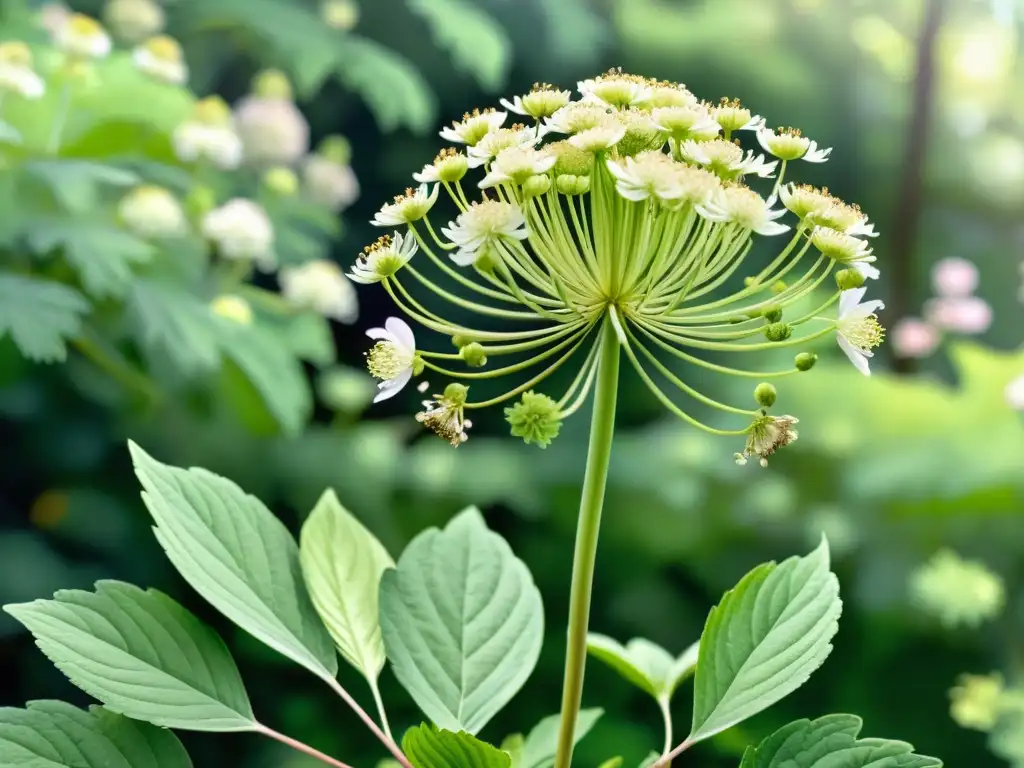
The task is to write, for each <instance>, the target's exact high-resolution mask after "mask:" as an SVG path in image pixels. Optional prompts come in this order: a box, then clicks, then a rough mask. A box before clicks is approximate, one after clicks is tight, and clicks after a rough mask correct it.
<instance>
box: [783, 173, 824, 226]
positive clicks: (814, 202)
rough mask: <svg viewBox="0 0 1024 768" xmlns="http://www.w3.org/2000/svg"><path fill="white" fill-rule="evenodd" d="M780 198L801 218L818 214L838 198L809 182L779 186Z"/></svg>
mask: <svg viewBox="0 0 1024 768" xmlns="http://www.w3.org/2000/svg"><path fill="white" fill-rule="evenodd" d="M779 199H780V200H781V201H782V204H783V205H784V206H786V207H787V208H788V209H789V210H790V211H792V212H793V213H794V214H796V216H797V218H799V219H805V218H807V217H808V216H811V215H813V214H816V213H817V212H818V211H822V210H824V209H826V208H828V207H829V206H831V205H833V204H834V203H835V202H836V199H835V198H834V197H832V195H830V194H828V192H825V191H823V190H820V189H818V188H817V187H812V186H810V185H809V184H783V185H782V186H781V187H780V188H779ZM834 229H839V227H834Z"/></svg>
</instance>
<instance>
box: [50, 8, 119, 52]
mask: <svg viewBox="0 0 1024 768" xmlns="http://www.w3.org/2000/svg"><path fill="white" fill-rule="evenodd" d="M55 43H56V44H57V47H58V48H60V49H61V50H62V51H64V52H65V53H68V54H70V55H72V56H76V57H78V58H81V59H102V58H105V57H106V56H107V55H109V54H110V48H111V42H110V35H108V34H107V32H106V30H105V29H103V27H102V26H101V25H100V23H99V22H98V21H96V19H93V18H90V17H88V16H85V15H84V14H81V13H73V14H71V15H70V16H69V17H68V18H67V21H65V22H64V23H63V24H62V25H61V26H60V27H58V29H57V34H56V40H55Z"/></svg>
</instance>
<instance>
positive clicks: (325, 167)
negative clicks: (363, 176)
mask: <svg viewBox="0 0 1024 768" xmlns="http://www.w3.org/2000/svg"><path fill="white" fill-rule="evenodd" d="M301 170H302V186H303V189H304V190H305V192H306V195H307V197H309V199H310V200H312V201H313V202H314V203H316V204H317V205H322V206H323V207H324V208H327V209H329V210H331V211H333V212H335V213H338V212H340V211H343V210H345V209H346V208H348V207H349V206H350V205H352V203H354V202H355V201H356V200H358V199H359V179H357V178H356V174H355V171H353V170H352V167H351V166H349V165H344V164H342V163H337V162H335V161H334V160H332V159H331V158H329V157H324V156H323V155H321V154H319V153H317V154H313V155H309V156H308V157H307V158H306V159H305V160H304V161H303V162H302V169H301Z"/></svg>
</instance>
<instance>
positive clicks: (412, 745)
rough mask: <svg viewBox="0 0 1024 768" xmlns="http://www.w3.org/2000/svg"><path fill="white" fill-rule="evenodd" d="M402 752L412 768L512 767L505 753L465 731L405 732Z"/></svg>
mask: <svg viewBox="0 0 1024 768" xmlns="http://www.w3.org/2000/svg"><path fill="white" fill-rule="evenodd" d="M402 751H403V752H405V756H406V757H407V758H409V762H410V763H412V765H413V768H454V766H458V768H509V766H511V765H512V760H511V758H510V757H509V756H508V755H507V754H506V753H505V752H502V751H501V750H500V749H498V748H497V747H492V746H491V745H490V744H487V743H485V742H483V741H480V740H479V739H477V738H475V737H474V736H470V735H469V734H468V733H466V732H465V731H461V732H459V733H452V732H451V731H442V730H438V729H437V728H436V727H435V726H433V725H426V724H423V725H420V726H418V727H416V728H410V729H409V730H408V731H406V732H405V737H404V738H403V739H402Z"/></svg>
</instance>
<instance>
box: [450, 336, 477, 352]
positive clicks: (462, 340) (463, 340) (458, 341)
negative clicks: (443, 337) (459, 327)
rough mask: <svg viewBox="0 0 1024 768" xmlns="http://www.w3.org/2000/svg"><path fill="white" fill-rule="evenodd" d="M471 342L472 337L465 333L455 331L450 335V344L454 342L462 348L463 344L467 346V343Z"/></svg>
mask: <svg viewBox="0 0 1024 768" xmlns="http://www.w3.org/2000/svg"><path fill="white" fill-rule="evenodd" d="M472 343H473V339H472V337H470V336H466V335H465V334H462V333H456V334H455V335H454V336H452V344H454V345H455V346H456V347H458V348H459V349H462V348H463V347H465V346H467V345H469V344H472Z"/></svg>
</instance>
